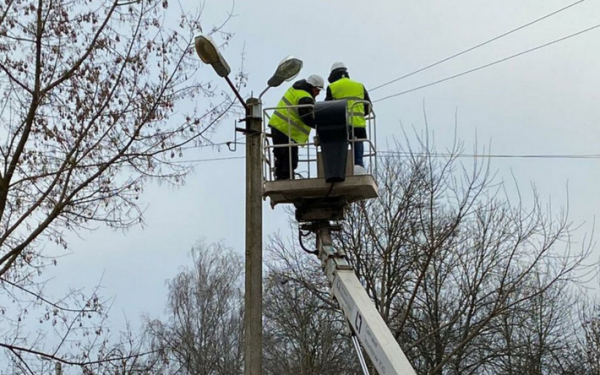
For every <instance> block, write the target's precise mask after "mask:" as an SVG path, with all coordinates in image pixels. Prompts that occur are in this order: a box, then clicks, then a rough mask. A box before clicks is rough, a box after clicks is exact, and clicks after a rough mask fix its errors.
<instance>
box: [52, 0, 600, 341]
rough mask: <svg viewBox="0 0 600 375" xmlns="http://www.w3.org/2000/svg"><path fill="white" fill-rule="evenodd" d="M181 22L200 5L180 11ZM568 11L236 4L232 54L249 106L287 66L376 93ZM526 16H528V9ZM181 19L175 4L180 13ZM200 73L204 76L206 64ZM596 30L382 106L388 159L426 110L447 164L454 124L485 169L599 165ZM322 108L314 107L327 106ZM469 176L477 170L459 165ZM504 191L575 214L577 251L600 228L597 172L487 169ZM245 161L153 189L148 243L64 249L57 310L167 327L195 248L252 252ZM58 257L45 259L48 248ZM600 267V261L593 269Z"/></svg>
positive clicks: (270, 97)
mask: <svg viewBox="0 0 600 375" xmlns="http://www.w3.org/2000/svg"><path fill="white" fill-rule="evenodd" d="M182 2H184V3H185V4H184V7H185V8H186V9H188V10H194V7H195V5H192V3H194V4H195V3H197V2H190V1H187V0H182ZM571 3H573V1H571V0H569V1H562V0H561V1H559V0H543V1H541V0H540V1H527V2H524V1H522V0H487V1H476V0H462V1H452V2H449V1H430V0H429V1H428V0H422V1H418V2H417V1H410V2H408V1H407V2H399V1H396V0H385V1H384V0H380V1H370V2H364V1H355V0H328V1H323V0H305V1H301V2H299V1H294V2H292V1H275V0H253V1H248V0H240V1H238V2H237V3H236V5H235V14H236V15H237V16H236V17H234V18H233V19H232V20H231V21H230V22H229V24H228V25H227V26H226V29H227V30H228V31H231V32H233V33H235V36H234V38H233V41H232V43H231V44H230V45H229V46H228V47H227V49H226V50H224V51H223V54H224V55H225V57H226V58H227V60H228V61H229V64H230V65H231V67H232V69H233V70H234V71H237V70H238V69H239V68H240V65H241V57H240V56H241V52H242V50H243V48H244V46H245V62H244V68H245V70H246V72H247V73H248V74H249V81H248V86H247V88H246V89H245V91H244V92H243V94H244V95H249V94H250V92H251V91H254V93H255V94H258V93H259V92H260V91H262V89H263V88H264V87H265V83H266V80H267V79H268V77H269V76H270V75H271V73H272V71H273V69H274V68H275V67H276V65H277V63H278V62H279V61H280V60H281V59H282V58H283V57H284V56H286V55H289V54H293V55H296V56H298V57H300V58H301V59H303V61H304V68H303V71H302V72H301V73H300V76H299V78H305V77H307V76H308V75H310V74H320V75H321V76H323V77H324V78H326V77H327V75H328V73H329V68H330V66H331V64H332V63H333V62H335V61H343V62H344V63H345V64H346V65H347V66H348V68H349V72H350V75H351V77H352V78H354V79H356V80H358V81H361V82H362V83H364V84H365V86H366V87H367V88H374V87H376V86H378V85H380V84H382V83H385V82H388V81H390V80H392V79H394V78H397V77H400V76H402V75H405V74H407V73H410V72H412V71H414V70H417V69H420V68H423V67H425V66H427V65H429V64H431V63H434V62H436V61H439V60H441V59H443V58H445V57H448V56H450V55H453V54H455V53H457V52H460V51H463V50H465V49H467V48H469V47H472V46H474V45H476V44H478V43H481V42H483V41H486V40H488V39H491V38H493V37H495V36H497V35H499V34H502V33H504V32H506V31H509V30H511V29H514V28H516V27H518V26H521V25H523V24H526V23H528V22H530V21H533V20H535V19H537V18H539V17H541V16H544V15H546V14H548V13H551V12H553V11H555V10H557V9H560V8H562V7H564V6H566V5H568V4H571ZM524 4H526V5H524ZM171 5H172V6H174V5H175V4H171ZM230 7H231V3H229V2H228V1H225V0H219V1H207V2H206V4H205V12H204V22H205V25H206V28H205V29H209V28H210V26H212V25H213V24H219V23H220V22H221V21H222V20H223V19H224V18H225V17H226V14H227V11H228V10H229V9H230ZM598 14H600V2H598V1H592V0H588V1H583V2H580V4H577V5H575V6H573V7H572V8H570V9H568V10H566V11H564V12H561V13H559V14H557V15H555V16H552V17H549V18H548V19H546V20H544V21H541V22H539V23H537V24H535V25H532V26H530V27H527V28H524V29H523V30H521V31H519V32H517V33H515V34H512V35H510V36H508V37H506V38H503V39H501V40H498V41H496V42H494V43H491V44H489V45H486V46H484V47H481V48H478V49H476V50H475V51H472V52H470V53H468V54H465V55H462V56H460V57H458V58H456V59H452V60H451V61H448V62H447V63H444V64H441V65H439V66H436V67H434V68H432V69H428V70H427V71H424V72H422V73H419V74H416V75H414V76H412V77H410V78H407V79H403V80H400V81H398V82H396V83H394V84H391V85H388V86H386V87H384V88H381V89H379V90H374V91H371V98H372V99H374V100H377V99H380V98H383V97H386V96H388V95H392V94H395V93H400V92H403V91H406V90H410V89H413V88H415V87H419V86H422V85H425V84H427V83H430V82H434V81H437V80H440V79H444V78H447V77H450V76H453V75H455V74H458V73H461V72H464V71H467V70H470V69H473V68H476V67H479V66H482V65H485V64H488V63H490V62H493V61H496V60H499V59H502V58H504V57H507V56H511V55H513V54H516V53H519V52H521V51H524V50H527V49H530V48H534V47H537V46H539V45H542V44H545V43H547V42H550V41H553V40H556V39H559V38H561V37H564V36H567V35H570V34H572V33H575V32H578V31H580V30H583V29H586V28H589V27H591V26H595V25H596V24H597V23H599V22H600V19H598V17H597V15H598ZM199 64H200V62H199ZM599 66H600V29H595V30H592V31H590V32H587V33H584V34H582V35H579V36H577V37H574V38H571V39H569V40H566V41H564V42H561V43H558V44H554V45H552V46H549V47H546V48H543V49H541V50H538V51H534V52H531V53H528V54H525V55H522V56H520V57H517V58H514V59H511V60H508V61H506V62H503V63H500V64H497V65H494V66H491V67H489V68H486V69H482V70H480V71H477V72H474V73H471V74H468V75H465V76H462V77H459V78H456V79H453V80H450V81H446V82H443V83H440V84H436V85H432V86H430V87H428V88H424V89H421V90H416V91H413V92H410V93H407V94H404V95H400V96H397V97H394V98H390V99H387V100H383V101H381V102H377V103H376V104H375V111H376V113H377V115H378V139H379V148H380V149H381V150H386V149H387V147H388V146H387V145H386V141H387V142H389V143H391V142H393V140H394V139H397V140H399V141H401V142H402V141H403V133H402V127H401V126H404V128H405V129H406V130H408V131H412V130H411V128H412V127H414V128H415V129H416V130H417V131H419V132H420V131H424V129H425V122H424V118H423V109H424V108H425V111H426V113H427V120H428V126H429V130H430V131H431V132H433V133H434V136H435V141H436V144H437V146H438V150H439V151H444V150H445V149H446V148H447V147H450V146H451V144H452V140H453V133H454V118H455V114H456V113H457V114H458V136H459V137H460V138H461V139H462V140H463V141H464V142H465V145H466V151H467V152H469V153H470V152H472V146H473V144H474V142H475V140H476V139H477V140H478V142H479V144H480V145H486V146H487V145H488V144H490V143H491V146H492V148H491V153H492V154H505V155H539V154H548V155H600V146H599V144H600V126H599V125H600V124H599V123H600V105H599V103H600V94H599V93H600V90H599V87H600V69H598V67H599ZM200 74H201V75H202V79H204V80H212V81H213V82H214V83H216V84H219V85H220V86H221V87H222V89H223V90H224V91H227V90H228V87H227V86H226V85H225V84H224V82H223V81H221V80H220V79H218V77H216V75H215V73H214V71H213V70H212V69H211V68H210V67H202V68H201V70H200ZM287 87H288V86H287V85H283V86H282V87H280V88H277V89H272V90H271V91H269V93H268V94H267V95H265V97H264V103H265V106H267V105H274V104H276V102H277V101H278V100H279V98H280V96H281V95H282V94H283V93H284V91H285V90H286V89H287ZM323 98H324V95H322V96H321V97H319V98H318V99H323ZM232 128H233V119H230V120H228V121H226V122H225V123H223V124H222V125H221V127H220V128H219V129H218V131H217V132H216V134H215V135H214V141H216V142H220V141H227V140H232V138H233V129H232ZM244 155H245V152H244V148H243V146H240V147H239V148H238V151H237V152H236V153H231V152H229V151H228V150H227V148H224V149H221V151H220V152H218V151H217V150H211V149H202V150H198V151H195V152H192V153H188V154H186V157H189V158H190V159H211V158H221V157H242V156H244ZM464 161H465V163H467V164H468V163H469V160H464ZM492 169H493V170H495V171H496V170H497V171H498V179H499V180H502V179H504V180H506V181H512V178H513V177H512V176H514V178H515V179H516V181H518V183H519V186H520V188H521V190H522V191H523V192H524V194H525V196H527V193H526V192H527V191H528V190H529V189H530V187H531V185H532V184H533V185H535V186H536V188H537V189H538V191H539V193H540V195H541V197H542V199H544V200H546V201H549V200H550V199H551V201H552V207H553V208H554V210H555V211H556V212H558V210H559V209H560V208H561V207H564V206H565V205H566V200H567V187H568V197H569V210H570V217H571V219H572V220H573V221H574V222H575V223H579V224H583V226H582V228H581V229H580V230H579V232H578V235H577V236H576V237H575V240H576V241H579V240H581V238H582V237H583V235H584V234H585V233H591V232H592V230H593V229H594V227H593V220H594V216H595V215H596V214H597V213H598V212H599V206H600V205H599V204H598V203H599V199H598V182H599V181H600V159H573V158H540V159H531V158H508V159H501V158H494V159H492ZM244 182H245V177H244V160H243V159H231V160H224V161H211V162H201V163H198V164H197V166H196V168H195V173H194V174H192V175H190V176H189V178H188V180H187V184H186V186H184V187H183V188H179V189H176V190H175V189H172V188H169V187H166V186H159V185H155V186H154V185H153V186H148V188H147V190H146V192H145V195H144V196H143V197H142V199H143V200H144V202H145V203H146V204H147V205H148V206H147V210H146V214H145V218H146V226H145V228H141V227H136V228H133V229H131V230H129V231H127V232H125V233H122V232H113V231H111V230H108V229H104V228H101V229H99V230H97V231H95V232H93V233H81V235H82V238H78V237H76V236H71V239H70V251H72V254H71V255H69V256H68V257H65V258H62V259H60V260H59V266H58V267H56V268H55V269H54V270H50V271H49V272H48V273H46V274H45V275H46V276H52V277H54V280H53V281H52V284H51V285H52V289H50V290H49V291H53V292H52V293H55V294H56V295H57V296H58V295H59V292H60V291H64V290H65V287H67V286H71V287H86V288H91V287H92V286H93V285H95V284H96V283H98V282H99V281H100V279H101V278H102V285H103V287H104V288H103V290H102V293H103V295H104V296H107V297H111V296H114V297H115V298H116V300H115V303H114V305H113V310H112V320H113V323H114V325H115V328H117V329H119V328H123V317H124V316H127V317H128V318H129V319H131V320H133V321H134V322H135V321H138V319H139V317H140V316H141V315H142V314H149V315H151V316H158V315H160V314H161V313H162V311H163V309H164V305H165V300H166V288H165V280H167V279H169V278H172V277H173V276H174V275H175V274H176V272H177V271H178V270H179V268H180V267H181V266H183V265H184V264H188V263H189V262H190V258H189V256H188V254H189V249H190V248H191V246H192V245H194V243H195V242H196V241H197V240H199V239H204V240H205V241H206V242H215V241H224V243H225V244H226V245H228V246H231V247H233V248H235V249H236V251H238V252H240V253H243V249H244V212H245V211H244V198H245V190H244ZM287 222H288V216H287V214H286V213H285V212H284V211H283V208H281V207H278V208H277V209H275V210H272V209H271V208H270V206H269V205H268V203H265V205H264V224H263V228H264V236H265V239H266V237H267V236H268V235H270V234H272V233H274V232H277V231H282V233H283V234H286V235H287V234H288V233H289V232H288V231H289V229H288V227H287ZM49 246H50V245H49ZM597 254H598V251H597V250H596V256H597Z"/></svg>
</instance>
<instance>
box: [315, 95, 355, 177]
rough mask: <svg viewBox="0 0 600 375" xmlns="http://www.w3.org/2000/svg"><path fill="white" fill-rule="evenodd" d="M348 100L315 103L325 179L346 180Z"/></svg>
mask: <svg viewBox="0 0 600 375" xmlns="http://www.w3.org/2000/svg"><path fill="white" fill-rule="evenodd" d="M347 103H348V102H347V101H346V100H333V101H326V102H318V103H316V104H315V112H314V113H315V123H316V130H317V135H318V136H319V142H320V144H321V154H322V157H323V169H324V172H325V181H327V182H342V181H345V180H346V159H347V155H348V104H347Z"/></svg>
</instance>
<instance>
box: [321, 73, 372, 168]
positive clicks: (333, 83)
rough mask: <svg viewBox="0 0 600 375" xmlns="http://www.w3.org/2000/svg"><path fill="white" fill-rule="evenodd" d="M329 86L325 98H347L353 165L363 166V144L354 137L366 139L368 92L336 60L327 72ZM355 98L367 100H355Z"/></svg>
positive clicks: (369, 105) (369, 111)
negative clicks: (328, 72) (329, 71)
mask: <svg viewBox="0 0 600 375" xmlns="http://www.w3.org/2000/svg"><path fill="white" fill-rule="evenodd" d="M327 80H328V81H329V86H328V87H327V95H326V96H325V100H342V99H348V111H349V113H348V120H349V123H350V124H349V125H350V128H349V129H348V130H349V132H350V139H354V140H355V141H354V142H353V147H352V148H353V149H354V165H360V166H361V167H363V168H364V166H365V164H364V161H363V154H364V145H363V142H362V141H357V140H356V139H367V121H366V120H365V117H366V116H367V115H368V114H369V113H371V99H370V98H369V93H368V92H367V89H366V88H365V86H364V85H363V84H362V83H359V82H356V81H353V80H351V79H350V76H349V75H348V69H347V68H346V65H345V64H344V63H342V62H336V63H334V64H333V65H332V66H331V73H330V74H329V78H327ZM357 100H363V101H367V102H368V103H364V102H357Z"/></svg>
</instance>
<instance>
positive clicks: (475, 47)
mask: <svg viewBox="0 0 600 375" xmlns="http://www.w3.org/2000/svg"><path fill="white" fill-rule="evenodd" d="M584 1H585V0H579V1H576V2H574V3H573V4H570V5H567V6H566V7H564V8H560V9H558V10H556V11H554V12H552V13H549V14H546V15H545V16H543V17H541V18H538V19H536V20H534V21H531V22H529V23H526V24H525V25H522V26H519V27H517V28H516V29H512V30H510V31H508V32H505V33H504V34H500V35H498V36H496V37H494V38H492V39H489V40H487V41H485V42H483V43H480V44H477V45H475V46H473V47H471V48H468V49H466V50H464V51H462V52H459V53H456V54H454V55H452V56H449V57H446V58H445V59H442V60H440V61H438V62H435V63H433V64H430V65H427V66H426V67H424V68H421V69H418V70H415V71H414V72H411V73H408V74H406V75H403V76H402V77H398V78H395V79H393V80H391V81H388V82H386V83H384V84H381V85H379V86H376V87H374V88H372V89H369V91H371V92H373V91H375V90H377V89H380V88H382V87H384V86H387V85H390V84H392V83H394V82H398V81H400V80H401V79H404V78H407V77H410V76H412V75H415V74H417V73H419V72H422V71H424V70H427V69H429V68H432V67H434V66H436V65H439V64H441V63H443V62H446V61H448V60H452V59H454V58H456V57H458V56H460V55H463V54H465V53H467V52H470V51H473V50H474V49H477V48H479V47H482V46H485V45H486V44H489V43H491V42H493V41H496V40H498V39H500V38H503V37H505V36H507V35H510V34H512V33H514V32H516V31H519V30H522V29H524V28H526V27H528V26H531V25H533V24H535V23H537V22H540V21H542V20H544V19H546V18H549V17H551V16H553V15H555V14H557V13H560V12H562V11H564V10H567V9H569V8H571V7H573V6H575V5H577V4H580V3H582V2H584Z"/></svg>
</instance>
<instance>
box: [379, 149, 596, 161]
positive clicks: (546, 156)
mask: <svg viewBox="0 0 600 375" xmlns="http://www.w3.org/2000/svg"><path fill="white" fill-rule="evenodd" d="M377 154H379V155H392V156H394V155H396V156H404V157H408V156H425V155H429V156H432V157H435V158H447V157H457V158H506V159H508V158H519V159H600V155H594V154H579V155H577V154H512V155H511V154H462V153H461V154H449V153H435V152H433V153H420V152H415V153H410V152H401V151H378V152H377Z"/></svg>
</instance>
